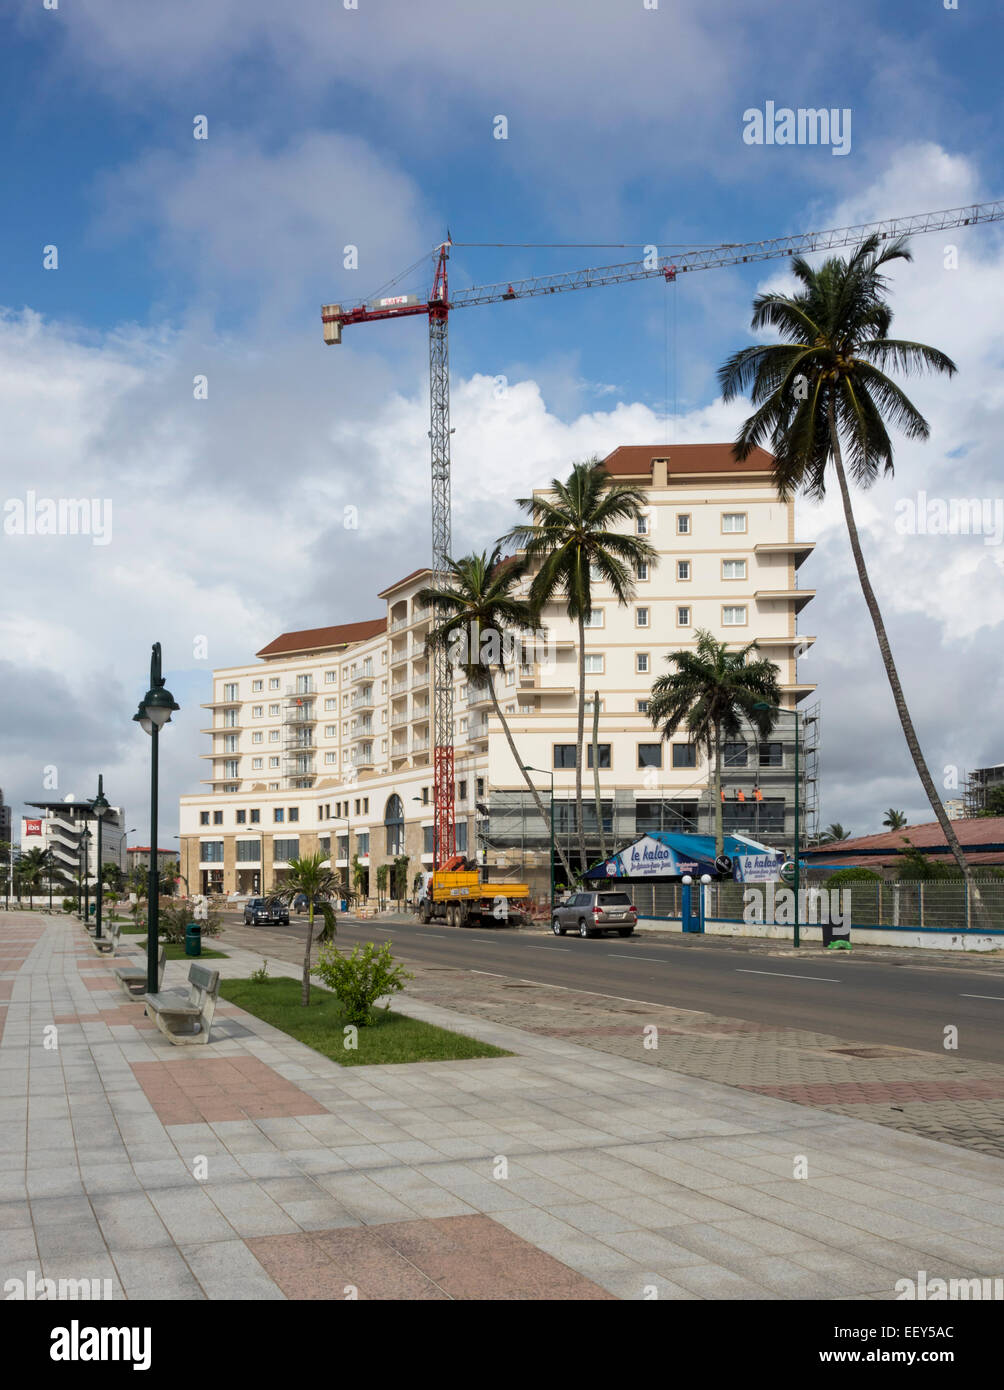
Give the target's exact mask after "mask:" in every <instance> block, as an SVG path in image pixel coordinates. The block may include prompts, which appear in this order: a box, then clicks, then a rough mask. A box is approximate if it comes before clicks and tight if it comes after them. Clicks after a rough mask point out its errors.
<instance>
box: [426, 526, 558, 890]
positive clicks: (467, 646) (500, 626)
mask: <svg viewBox="0 0 1004 1390" xmlns="http://www.w3.org/2000/svg"><path fill="white" fill-rule="evenodd" d="M447 564H448V565H449V567H450V580H451V583H450V585H449V587H448V588H445V589H436V588H430V589H423V590H422V591H421V592H420V593H419V594H418V595H417V596H416V602H418V603H420V604H425V605H428V606H429V607H431V608H433V609H435V611H436V613H437V614H438V615H439V617H440V619H441V621H440V622H439V625H438V626H436V627H434V628H433V630H432V631H431V632H430V633H429V635H428V637H427V638H426V639H425V647H426V651H433V650H435V648H437V647H445V648H446V650H447V651H448V652H450V653H451V654H453V653H456V654H458V655H459V658H460V659H459V661H458V664H459V665H460V668H461V670H462V671H463V673H464V675H465V676H466V678H467V683H468V685H469V686H471V687H473V688H474V689H475V690H487V691H488V694H489V697H490V698H491V702H492V708H493V709H494V711H495V715H496V717H497V719H498V721H499V723H500V724H501V726H502V732H503V733H504V734H505V737H506V742H507V743H508V745H509V751H510V752H511V753H512V756H513V759H514V760H515V763H516V766H517V767H518V768H519V770H520V772H521V773H522V774H523V780H524V782H525V783H526V785H527V787H528V788H529V789H530V794H531V796H532V797H533V799H534V802H535V803H536V806H537V810H538V811H539V812H540V816H541V819H542V820H543V822H544V826H545V828H546V831H547V834H548V835H550V833H551V818H550V816H549V815H548V813H547V811H546V810H545V809H544V802H543V799H542V797H541V795H540V792H539V791H538V790H537V788H536V787H535V786H534V784H533V779H532V778H531V776H530V773H529V772H528V770H527V768H526V765H525V764H524V762H523V759H522V757H521V756H520V753H519V750H518V749H517V747H516V741H515V739H514V738H513V736H512V730H511V729H510V728H509V721H508V720H507V719H506V717H505V715H504V714H503V713H502V707H501V705H500V704H499V698H498V695H497V694H496V691H495V672H496V671H501V670H504V669H505V662H506V646H507V644H506V642H505V641H504V640H503V637H505V636H512V635H513V634H516V635H520V636H521V635H523V634H526V633H531V632H532V631H533V629H534V618H533V611H532V610H531V608H530V605H529V604H528V603H527V602H526V601H525V600H524V599H521V598H520V597H519V594H518V589H519V586H520V584H521V583H522V580H523V576H524V574H525V573H526V564H525V562H524V561H522V560H516V559H509V560H503V559H502V552H501V548H500V547H499V546H496V547H495V549H494V550H493V551H492V553H491V555H488V554H487V553H486V552H485V551H482V552H481V554H480V555H465V556H464V558H463V559H462V560H448V561H447ZM485 638H487V639H488V640H487V641H485V640H483V639H485ZM557 848H558V853H559V854H560V855H561V862H562V864H563V865H564V866H565V871H566V873H567V874H568V876H569V878H571V877H572V871H571V868H570V867H569V864H568V860H567V859H566V858H565V852H564V850H563V849H562V848H561V846H560V845H559V846H558V847H557Z"/></svg>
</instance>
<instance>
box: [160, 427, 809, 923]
mask: <svg viewBox="0 0 1004 1390" xmlns="http://www.w3.org/2000/svg"><path fill="white" fill-rule="evenodd" d="M604 462H605V464H606V467H607V469H608V471H609V472H610V473H611V475H612V476H613V477H614V479H615V480H617V481H623V482H631V483H633V484H635V485H637V486H639V487H641V488H642V489H643V490H644V492H645V495H646V499H647V506H646V509H645V514H644V516H643V517H642V519H641V521H640V522H639V523H638V529H639V532H640V533H641V534H644V535H646V536H647V538H648V539H649V540H650V542H651V543H652V545H653V546H654V547H655V549H656V550H657V551H658V553H659V562H658V564H653V565H650V566H647V567H643V569H642V571H641V572H639V574H638V575H637V576H636V595H635V597H634V599H633V600H632V601H631V602H630V604H628V605H627V606H626V607H624V606H621V605H619V604H618V603H617V601H616V600H615V599H614V598H613V596H612V593H611V592H610V590H609V586H607V585H605V584H604V583H602V582H600V581H597V582H595V583H594V610H595V611H594V614H593V618H592V620H591V623H590V625H589V627H588V628H587V632H586V651H585V659H586V683H587V694H588V696H589V698H590V700H592V699H594V698H595V699H598V701H599V706H600V738H599V770H600V799H601V802H602V807H601V816H600V818H598V817H597V814H596V806H595V800H594V795H593V771H592V752H591V749H590V748H588V747H587V750H586V760H585V761H584V771H583V791H584V796H585V806H584V830H585V834H586V841H587V852H588V855H589V857H590V862H592V861H593V860H595V859H597V858H600V857H601V855H603V854H606V853H609V852H610V851H611V850H612V849H613V848H615V847H616V846H618V845H620V844H624V843H626V842H627V841H629V840H632V839H634V838H635V837H636V835H637V834H638V833H643V832H644V831H645V830H648V829H654V830H659V829H681V828H682V829H692V830H698V831H700V832H702V833H706V832H707V831H708V830H709V829H711V828H713V823H714V819H713V818H714V810H715V808H714V804H713V801H712V798H711V796H710V794H709V790H708V787H709V780H710V778H709V770H708V768H707V766H706V765H705V763H704V760H703V758H702V757H701V755H700V753H699V752H698V751H697V750H695V749H694V748H692V747H691V746H689V745H688V743H687V739H686V735H685V734H683V733H681V734H678V735H676V736H674V738H673V739H672V740H671V741H669V742H666V741H664V740H663V739H662V738H661V736H660V735H659V733H658V732H657V731H655V730H653V728H652V725H651V723H650V721H649V718H648V712H647V711H648V698H649V694H650V690H651V685H652V682H653V680H654V679H655V677H656V676H657V675H659V674H661V673H663V672H665V671H667V670H669V669H670V668H669V667H668V666H667V663H666V660H665V657H666V655H667V653H668V652H670V651H673V650H676V649H680V648H685V647H688V646H692V645H693V642H694V632H695V629H697V628H707V629H709V630H710V631H711V632H712V633H713V634H714V635H715V636H716V637H718V638H720V639H722V640H727V641H729V642H731V643H735V644H736V645H745V644H746V643H748V642H751V641H754V640H755V641H756V642H757V644H758V647H759V651H760V654H761V655H762V656H764V657H766V658H768V659H769V660H771V661H773V662H774V663H775V664H776V665H777V666H778V668H779V683H780V686H781V690H782V701H783V705H784V706H785V711H784V712H783V713H782V714H781V715H780V716H779V717H778V721H777V726H776V729H775V732H774V733H773V734H772V735H771V737H770V739H769V741H767V742H765V743H762V744H761V743H760V742H759V741H758V740H757V738H756V737H755V735H754V734H753V731H752V730H751V731H750V735H749V738H748V739H747V740H745V741H741V742H737V743H736V744H735V745H729V746H727V747H726V749H725V750H724V752H725V759H724V761H725V766H724V769H723V785H724V788H725V803H724V806H723V816H724V822H725V829H726V830H727V831H730V830H739V831H742V832H745V833H748V834H753V835H754V836H756V835H761V836H763V837H764V838H765V839H767V840H769V841H770V843H772V844H776V845H778V846H779V847H783V846H788V847H793V845H794V819H795V816H794V812H795V775H794V765H795V756H794V755H795V725H796V720H795V717H794V711H795V710H796V709H798V713H799V718H798V721H797V722H798V726H799V730H798V732H799V739H800V749H799V753H800V757H799V783H800V786H799V793H798V800H799V812H800V838H801V840H802V842H803V843H804V842H805V841H806V840H807V839H808V838H809V837H810V836H811V835H812V834H814V833H815V830H816V828H817V827H816V820H817V812H816V807H817V805H818V795H817V787H818V763H817V750H818V730H819V720H818V709H809V710H806V711H804V712H803V710H802V709H801V707H800V702H803V701H804V700H805V699H806V697H807V696H810V695H811V694H812V692H813V690H814V688H815V687H814V686H812V685H811V684H806V683H805V682H804V681H801V680H800V678H799V675H798V658H799V656H800V655H801V654H802V653H804V652H805V651H806V650H807V649H808V648H809V647H810V646H811V645H812V643H813V641H814V640H815V639H814V638H813V637H811V636H806V635H804V634H802V633H800V632H799V631H798V627H797V622H798V615H799V614H800V613H801V611H802V609H803V608H804V607H805V606H806V605H807V604H808V603H809V602H811V600H812V597H813V590H811V589H805V588H801V587H799V584H798V570H799V568H800V566H801V565H802V563H803V561H804V560H805V559H806V558H807V557H808V556H809V554H810V553H811V551H812V549H813V547H812V544H811V543H808V542H802V541H798V540H797V539H796V538H795V533H794V506H793V503H792V502H791V501H787V502H784V501H781V500H780V499H779V497H778V496H777V493H776V490H775V488H774V486H773V483H772V481H771V472H770V468H771V462H772V460H771V457H770V455H769V454H767V453H766V452H764V451H762V450H757V451H756V452H755V453H754V454H753V455H751V457H750V458H749V459H747V460H746V461H745V462H743V463H737V462H736V461H735V459H734V458H733V456H732V451H731V446H729V445H727V444H706V445H681V446H648V447H645V446H629V447H623V448H619V449H616V450H614V452H613V453H612V454H611V455H610V456H609V457H608V458H607V459H606V460H605V461H604ZM487 543H488V542H487V539H486V544H487ZM431 580H432V574H431V571H430V570H427V569H422V570H417V571H415V572H413V573H412V574H409V575H407V576H406V577H405V578H403V579H400V580H397V581H396V582H395V583H393V584H391V585H389V586H388V587H387V588H385V589H384V590H382V591H381V592H380V594H378V595H377V598H378V599H379V600H380V601H381V603H382V605H383V610H382V611H381V612H379V613H377V614H375V615H374V616H372V617H371V618H368V619H365V620H363V621H358V622H353V623H346V624H340V625H336V626H332V627H326V628H317V629H311V630H306V631H291V632H286V633H283V634H282V635H280V636H279V637H277V638H276V639H275V640H273V641H271V642H269V643H268V644H267V645H266V646H264V647H263V648H262V649H261V650H260V651H259V652H258V653H257V659H256V660H255V661H253V662H249V663H246V664H244V665H240V666H235V667H229V668H226V669H224V670H218V671H215V672H214V674H213V685H212V691H211V698H210V699H209V700H208V701H207V702H206V704H205V706H204V708H205V709H207V710H208V711H209V718H208V719H207V724H206V727H205V728H204V730H203V732H204V733H205V734H206V736H207V739H208V740H209V746H208V749H207V751H206V752H205V753H204V754H203V755H202V756H203V758H204V760H205V762H206V772H207V774H208V775H207V776H206V777H204V778H203V782H204V784H205V788H206V789H205V790H204V791H203V792H201V793H194V794H191V795H186V796H184V797H182V799H181V855H180V861H181V862H180V867H181V874H182V877H183V878H185V879H187V881H188V882H189V884H190V885H191V889H192V891H193V892H195V891H203V892H226V893H233V892H237V893H261V892H267V891H268V890H269V889H270V888H271V887H273V886H274V885H275V884H276V883H277V882H278V881H280V880H281V878H282V876H283V873H284V871H285V869H286V867H287V866H288V863H289V860H290V859H291V858H295V857H297V856H298V855H302V854H304V853H308V852H312V851H315V850H320V851H321V852H323V853H324V854H325V855H327V856H329V857H330V861H331V863H332V865H333V866H336V867H339V868H341V869H342V870H343V872H346V871H348V872H352V871H353V864H354V865H355V868H354V872H355V873H356V874H357V875H362V876H363V881H364V884H365V887H366V888H367V889H368V892H369V895H370V896H375V894H376V870H377V869H378V868H379V866H380V865H385V864H387V865H389V864H391V863H393V862H394V861H395V860H400V859H401V858H402V857H406V858H407V860H408V881H409V885H410V883H411V882H412V881H413V879H414V875H415V873H416V872H417V871H418V870H420V869H421V868H422V867H423V866H424V867H428V866H429V865H430V864H431V862H432V857H433V843H432V841H433V819H434V807H433V765H432V752H433V749H432V724H431V717H432V698H431V697H432V690H431V681H432V666H431V663H430V661H429V659H428V658H427V657H426V654H425V649H424V639H425V637H426V635H427V634H428V632H429V631H430V627H431V624H432V618H433V614H432V613H431V612H430V610H429V609H427V608H423V607H422V606H421V605H420V604H419V603H418V601H417V595H418V593H419V592H420V591H421V590H422V589H423V588H425V587H427V586H428V585H429V584H430V582H431ZM525 582H526V586H527V587H528V585H529V578H528V579H527V580H526V581H525ZM542 623H543V627H544V632H543V634H542V637H541V640H540V641H538V642H536V643H530V644H528V645H527V646H526V647H524V649H523V650H522V651H520V652H519V653H517V657H516V659H515V660H514V661H513V662H512V663H511V664H510V665H509V667H508V669H506V670H505V671H504V673H499V675H498V676H497V678H496V691H497V694H498V698H499V703H500V705H501V706H502V709H503V711H504V712H505V714H506V717H507V720H508V722H509V724H510V727H511V729H512V733H513V736H514V739H515V742H516V745H517V747H518V749H519V751H520V754H521V757H522V760H523V761H524V762H525V763H526V764H528V765H529V766H530V767H533V768H535V769H539V770H538V771H535V772H533V773H531V776H532V777H533V779H534V782H535V785H536V786H537V787H538V789H539V791H540V792H541V795H542V796H543V799H544V801H545V803H546V802H547V801H548V800H549V798H550V795H551V785H552V779H551V774H552V773H553V786H554V798H555V817H554V819H555V835H556V838H557V840H558V842H559V843H560V844H561V845H562V846H563V847H564V848H565V849H566V852H567V853H568V857H569V860H570V861H571V862H572V863H573V867H575V868H578V833H577V826H576V819H575V799H574V785H575V730H576V710H577V704H576V693H577V689H578V667H577V660H578V653H577V634H576V628H575V625H574V624H572V623H571V622H570V621H569V619H568V618H567V616H566V614H565V613H564V611H563V608H562V606H561V604H560V603H556V604H553V605H551V606H550V607H549V609H548V610H547V611H545V613H544V614H543V615H542ZM454 681H455V689H454V721H455V727H454V747H455V793H456V828H457V850H458V852H459V853H465V854H468V855H471V856H474V855H475V853H477V855H478V857H479V858H480V859H481V860H482V862H487V863H489V864H494V865H497V866H498V867H499V868H501V869H502V870H505V869H507V868H508V869H511V870H512V873H513V876H518V877H520V878H522V879H529V880H530V881H531V883H532V884H533V885H534V887H535V890H543V891H546V887H547V883H548V880H549V863H548V861H549V851H550V844H549V840H548V836H547V832H546V828H545V826H544V823H543V821H542V820H541V817H540V815H539V814H538V812H537V809H536V806H535V804H534V801H533V799H532V797H531V795H530V793H529V791H528V790H527V788H526V784H525V782H524V780H523V778H522V776H521V774H520V771H519V769H518V768H517V766H516V764H515V762H514V759H513V756H512V753H511V750H510V748H509V745H508V742H507V740H506V738H505V736H504V733H503V731H502V729H501V726H500V724H499V722H498V720H497V719H496V718H495V717H494V715H493V712H492V705H491V697H490V695H489V694H488V692H487V691H486V690H482V691H478V690H474V689H473V688H471V689H468V687H467V685H466V683H465V681H464V679H463V677H462V674H461V673H460V672H459V670H458V671H457V673H456V674H455V676H454ZM586 727H587V743H588V741H589V731H590V730H591V711H588V712H587V720H586ZM601 830H602V834H601ZM558 877H559V881H560V880H561V878H562V877H563V874H562V872H561V870H560V866H559V873H558ZM197 885H198V887H197Z"/></svg>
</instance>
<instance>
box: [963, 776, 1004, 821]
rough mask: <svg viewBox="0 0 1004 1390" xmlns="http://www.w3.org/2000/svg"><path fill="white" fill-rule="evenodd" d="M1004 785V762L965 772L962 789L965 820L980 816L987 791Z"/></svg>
mask: <svg viewBox="0 0 1004 1390" xmlns="http://www.w3.org/2000/svg"><path fill="white" fill-rule="evenodd" d="M1001 786H1004V763H998V764H997V765H996V767H977V768H974V769H973V771H972V772H968V773H966V780H965V783H964V786H963V791H962V802H963V807H964V814H965V817H966V819H967V820H971V819H972V818H973V817H974V816H981V815H982V814H983V812H984V811H985V810H986V809H987V792H988V791H990V790H991V789H992V788H994V787H1001Z"/></svg>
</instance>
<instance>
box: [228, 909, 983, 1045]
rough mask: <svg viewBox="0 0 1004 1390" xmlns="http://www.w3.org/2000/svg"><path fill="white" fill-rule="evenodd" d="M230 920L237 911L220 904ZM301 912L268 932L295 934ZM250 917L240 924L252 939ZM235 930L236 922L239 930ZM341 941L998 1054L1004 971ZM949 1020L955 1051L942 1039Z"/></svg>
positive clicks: (434, 940) (840, 1032)
mask: <svg viewBox="0 0 1004 1390" xmlns="http://www.w3.org/2000/svg"><path fill="white" fill-rule="evenodd" d="M226 919H227V923H228V925H236V924H237V923H238V922H240V921H241V919H240V917H239V916H238V915H237V914H232V913H227V914H226ZM305 922H306V918H300V917H297V916H294V917H293V918H292V920H291V922H290V925H289V927H268V928H267V929H265V931H266V932H267V933H269V934H271V933H273V932H275V933H289V934H290V935H291V936H293V937H296V938H299V939H302V937H303V928H304V924H305ZM255 930H256V929H255V928H254V927H248V928H246V934H247V945H248V946H249V947H250V948H251V949H254V935H255ZM242 935H243V933H242ZM338 940H339V942H340V943H343V944H347V945H349V946H352V945H353V944H355V943H356V942H357V941H374V940H375V941H390V942H392V943H393V946H394V952H395V954H396V955H398V956H399V957H400V958H401V959H402V960H404V961H405V962H407V961H415V962H417V963H419V964H422V965H451V966H456V967H459V968H460V969H463V970H473V971H478V972H482V973H484V974H490V975H499V976H503V977H505V978H507V979H518V980H532V981H534V982H538V983H541V984H548V985H561V986H565V987H566V988H569V989H577V990H586V991H591V992H593V993H596V994H601V995H607V996H612V997H614V998H618V999H628V1000H635V1001H640V1002H644V1003H651V1004H664V1005H671V1006H673V1007H676V1008H683V1009H695V1010H700V1011H702V1012H707V1013H711V1014H717V1015H719V1016H724V1017H727V1018H741V1019H747V1020H750V1021H751V1022H755V1023H766V1024H771V1025H775V1026H779V1027H785V1028H806V1029H811V1030H813V1031H816V1032H822V1033H831V1034H835V1035H836V1036H838V1037H843V1038H851V1039H854V1040H856V1041H860V1042H865V1043H876V1044H890V1045H892V1046H895V1047H912V1048H919V1049H921V1050H922V1051H925V1052H935V1053H938V1054H939V1055H944V1056H948V1057H952V1056H957V1057H964V1058H966V1059H969V1060H979V1061H987V1062H1000V1063H1004V974H1001V973H999V972H997V971H996V970H995V971H988V972H987V973H986V974H985V975H984V974H983V972H982V971H980V970H979V969H973V968H971V967H966V968H959V969H954V970H953V969H952V968H951V967H944V968H938V967H934V968H932V967H931V966H930V965H924V967H923V968H922V969H914V968H911V967H910V966H909V965H907V966H894V965H892V964H889V963H884V962H880V961H879V962H876V961H873V960H867V959H864V958H860V957H855V956H854V955H853V953H844V952H840V953H839V954H838V953H834V954H833V955H831V956H826V957H824V958H820V957H819V956H812V957H806V958H803V959H801V960H800V959H797V958H795V957H794V954H792V956H791V957H790V958H789V957H787V956H784V955H766V954H764V953H754V952H751V951H747V950H743V949H742V948H741V947H739V948H736V949H729V948H728V947H723V946H721V945H718V944H716V945H715V946H708V947H701V946H694V945H693V943H692V940H691V941H688V942H687V944H686V946H684V945H683V944H682V943H677V942H674V941H673V940H669V941H666V940H665V939H663V940H660V941H653V940H652V939H651V937H649V936H647V935H642V934H640V935H636V936H632V937H629V938H627V939H623V938H621V937H618V936H607V937H594V938H592V939H590V940H585V941H584V940H581V939H580V938H578V937H570V936H565V937H555V936H551V935H550V934H549V933H548V934H545V933H544V932H543V931H518V932H514V931H507V930H505V929H504V928H502V929H498V928H496V929H490V928H479V927H468V928H462V929H458V928H453V929H451V928H448V927H446V926H444V925H443V924H441V923H436V922H433V923H431V924H430V925H429V926H427V927H423V926H421V925H420V924H419V923H418V922H414V923H411V922H409V923H397V922H394V923H384V924H379V925H378V919H377V920H373V919H369V920H366V921H359V920H355V919H353V918H343V917H340V918H339V921H338ZM951 1025H954V1026H955V1027H956V1028H957V1029H958V1050H957V1052H954V1053H953V1052H951V1051H947V1052H946V1050H945V1048H944V1038H945V1029H946V1028H947V1027H949V1026H951Z"/></svg>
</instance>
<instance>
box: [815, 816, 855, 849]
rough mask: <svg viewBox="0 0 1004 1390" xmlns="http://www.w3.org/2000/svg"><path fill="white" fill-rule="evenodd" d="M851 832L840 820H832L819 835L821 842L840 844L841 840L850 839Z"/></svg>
mask: <svg viewBox="0 0 1004 1390" xmlns="http://www.w3.org/2000/svg"><path fill="white" fill-rule="evenodd" d="M850 838H851V832H850V831H849V830H845V829H844V827H843V826H842V825H841V824H840V822H839V821H838V820H835V821H831V822H830V824H829V825H828V826H827V827H826V829H825V830H824V831H823V833H822V835H820V837H819V841H820V844H824V845H832V844H838V843H839V842H840V841H841V840H849V839H850Z"/></svg>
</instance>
